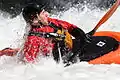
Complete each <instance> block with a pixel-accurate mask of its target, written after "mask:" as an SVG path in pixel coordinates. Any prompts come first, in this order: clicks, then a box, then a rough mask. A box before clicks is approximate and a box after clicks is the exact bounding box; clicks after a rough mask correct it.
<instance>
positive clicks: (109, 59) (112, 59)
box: [88, 31, 120, 64]
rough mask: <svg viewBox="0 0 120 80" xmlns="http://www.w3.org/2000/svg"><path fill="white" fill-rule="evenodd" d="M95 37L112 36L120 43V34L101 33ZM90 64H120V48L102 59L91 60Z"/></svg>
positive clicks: (97, 33)
mask: <svg viewBox="0 0 120 80" xmlns="http://www.w3.org/2000/svg"><path fill="white" fill-rule="evenodd" d="M94 36H110V37H113V38H115V39H116V40H117V41H119V42H120V32H112V31H101V32H96V33H95V35H94ZM88 63H90V64H112V63H115V64H120V46H119V47H118V49H116V50H115V51H111V52H109V53H107V54H105V55H103V56H101V57H98V58H96V59H93V60H90V61H89V62H88Z"/></svg>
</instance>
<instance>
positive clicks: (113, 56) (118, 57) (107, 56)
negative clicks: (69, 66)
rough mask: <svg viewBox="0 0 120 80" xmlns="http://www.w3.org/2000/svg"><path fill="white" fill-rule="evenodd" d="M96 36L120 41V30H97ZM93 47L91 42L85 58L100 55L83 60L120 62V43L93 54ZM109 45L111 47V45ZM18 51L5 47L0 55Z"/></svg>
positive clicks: (9, 54)
mask: <svg viewBox="0 0 120 80" xmlns="http://www.w3.org/2000/svg"><path fill="white" fill-rule="evenodd" d="M94 37H96V38H97V39H98V38H100V39H101V40H100V42H101V41H102V40H104V38H105V37H112V38H113V39H115V41H117V42H120V32H113V31H100V32H96V33H95V34H94ZM96 38H95V39H96ZM108 39H109V38H108ZM95 41H96V40H95ZM95 41H93V42H95ZM108 42H109V41H108ZM110 44H111V45H112V44H114V43H110ZM111 45H110V46H111ZM88 46H89V45H88ZM100 46H101V45H100ZM93 47H94V44H93V43H91V44H90V48H91V49H89V50H86V53H87V57H86V58H85V55H84V58H85V59H88V58H89V57H88V55H89V56H92V57H94V54H97V55H100V56H99V57H95V58H92V59H91V58H90V59H89V60H85V59H83V61H87V62H88V63H89V64H112V63H115V64H120V45H118V46H117V48H116V49H115V50H109V48H105V49H104V47H103V49H100V50H99V51H93V52H96V53H94V54H92V50H94V49H93ZM107 47H109V45H108V46H107ZM110 48H111V47H110ZM95 49H96V50H97V49H98V48H95ZM107 49H108V50H107ZM102 50H103V51H104V50H106V52H104V54H102V53H99V52H100V51H101V52H103V51H102ZM18 51H19V49H18V48H16V49H12V48H5V49H3V50H0V56H3V55H6V56H14V55H15V54H16V53H17V52H18ZM90 52H91V53H90ZM89 53H90V54H89ZM98 53H99V54H98Z"/></svg>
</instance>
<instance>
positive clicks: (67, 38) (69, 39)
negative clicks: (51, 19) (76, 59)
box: [57, 29, 73, 49]
mask: <svg viewBox="0 0 120 80" xmlns="http://www.w3.org/2000/svg"><path fill="white" fill-rule="evenodd" d="M57 33H58V34H65V40H64V41H65V44H66V46H67V47H69V48H70V49H72V47H73V42H72V37H71V35H70V33H69V32H68V31H64V29H62V30H58V31H57Z"/></svg>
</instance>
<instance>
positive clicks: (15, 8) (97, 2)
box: [0, 0, 116, 17]
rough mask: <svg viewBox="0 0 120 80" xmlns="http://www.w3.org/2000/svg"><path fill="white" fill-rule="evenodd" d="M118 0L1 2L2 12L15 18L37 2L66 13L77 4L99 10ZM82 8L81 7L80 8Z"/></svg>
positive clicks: (15, 0) (16, 0)
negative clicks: (29, 4)
mask: <svg viewBox="0 0 120 80" xmlns="http://www.w3.org/2000/svg"><path fill="white" fill-rule="evenodd" d="M115 1H116V0H0V10H2V11H5V12H8V13H10V14H11V15H12V16H13V17H14V16H16V15H18V14H20V13H21V11H22V8H23V7H24V6H25V5H26V4H27V3H34V2H37V3H38V4H46V6H47V7H48V8H49V10H53V11H56V12H58V11H64V10H67V9H69V8H70V7H71V6H75V5H76V4H82V5H84V4H88V3H89V5H90V6H93V7H97V8H101V9H104V8H108V7H110V6H111V5H112V4H113V3H114V2H115ZM79 7H80V6H79Z"/></svg>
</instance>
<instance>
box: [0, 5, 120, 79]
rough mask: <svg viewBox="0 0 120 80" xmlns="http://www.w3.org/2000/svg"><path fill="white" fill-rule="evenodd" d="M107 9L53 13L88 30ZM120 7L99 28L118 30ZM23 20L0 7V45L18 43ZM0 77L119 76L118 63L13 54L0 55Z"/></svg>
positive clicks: (61, 77) (70, 77)
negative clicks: (27, 59) (24, 60)
mask: <svg viewBox="0 0 120 80" xmlns="http://www.w3.org/2000/svg"><path fill="white" fill-rule="evenodd" d="M106 12H107V10H105V11H101V10H99V9H94V10H90V9H89V8H87V6H84V8H83V9H82V10H78V9H76V8H70V9H69V10H67V11H65V12H61V13H59V14H58V15H52V17H55V18H59V19H62V20H66V21H68V22H70V23H73V24H75V25H77V26H78V27H80V28H81V29H83V30H84V31H85V32H86V33H87V32H89V31H91V30H92V29H93V28H94V27H95V25H96V24H97V23H98V21H99V20H100V19H101V17H102V16H103V15H104V14H105V13H106ZM119 16H120V7H119V8H118V9H117V11H116V12H115V13H114V15H113V16H112V17H111V18H110V19H109V20H108V21H107V22H105V24H103V25H102V26H101V27H100V28H99V29H98V31H103V30H104V31H119V32H120V27H119V26H120V22H119V21H120V18H119ZM25 25H26V24H25V21H24V19H23V18H22V15H21V14H20V15H18V16H17V17H15V18H10V17H9V14H6V13H4V12H2V11H0V49H4V48H6V47H12V48H17V47H20V45H21V44H22V41H23V36H24V33H25ZM0 78H1V79H2V80H119V78H120V65H118V64H111V65H103V64H100V65H92V64H88V63H87V62H80V63H76V64H74V65H71V66H69V67H63V64H56V63H55V62H54V60H53V59H52V58H42V59H41V60H40V61H39V62H38V63H35V64H21V63H19V62H17V58H16V57H7V56H2V57H0Z"/></svg>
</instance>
